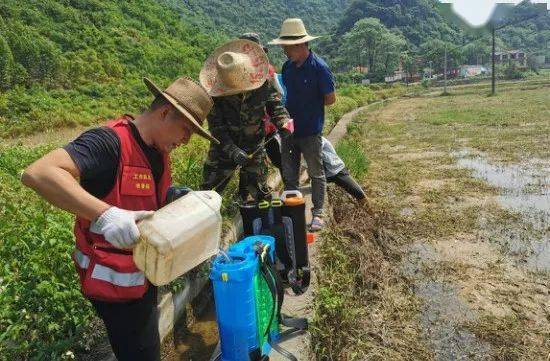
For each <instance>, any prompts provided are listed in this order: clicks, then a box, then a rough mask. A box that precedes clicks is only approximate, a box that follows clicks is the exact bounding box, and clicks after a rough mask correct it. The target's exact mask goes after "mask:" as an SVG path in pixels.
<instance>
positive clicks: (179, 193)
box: [166, 186, 192, 204]
mask: <svg viewBox="0 0 550 361" xmlns="http://www.w3.org/2000/svg"><path fill="white" fill-rule="evenodd" d="M191 191H192V189H191V188H189V187H183V186H170V187H169V188H168V191H167V192H166V204H168V203H172V202H173V201H175V200H176V199H179V198H181V197H183V196H185V195H187V193H189V192H191Z"/></svg>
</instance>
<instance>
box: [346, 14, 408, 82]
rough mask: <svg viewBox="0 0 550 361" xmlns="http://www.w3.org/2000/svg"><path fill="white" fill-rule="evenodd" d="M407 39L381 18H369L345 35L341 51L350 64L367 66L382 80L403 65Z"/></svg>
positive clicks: (356, 24) (372, 76) (357, 23)
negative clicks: (385, 23) (386, 25)
mask: <svg viewBox="0 0 550 361" xmlns="http://www.w3.org/2000/svg"><path fill="white" fill-rule="evenodd" d="M405 45H406V42H405V39H404V38H403V37H402V36H401V35H400V34H396V33H394V32H392V31H390V30H389V29H387V28H386V27H385V26H384V25H383V24H382V23H381V22H380V20H378V19H374V18H366V19H361V20H359V21H358V22H356V23H355V25H354V27H353V29H351V31H350V32H348V33H346V34H345V35H344V41H343V44H342V47H341V53H342V54H345V55H344V56H345V58H346V60H347V62H348V64H350V65H359V66H367V67H368V69H369V74H370V76H369V77H371V78H375V79H377V80H379V79H380V78H383V77H384V75H388V74H392V73H393V72H394V70H395V69H396V68H397V66H398V65H399V56H400V54H401V51H402V50H403V49H404V48H405Z"/></svg>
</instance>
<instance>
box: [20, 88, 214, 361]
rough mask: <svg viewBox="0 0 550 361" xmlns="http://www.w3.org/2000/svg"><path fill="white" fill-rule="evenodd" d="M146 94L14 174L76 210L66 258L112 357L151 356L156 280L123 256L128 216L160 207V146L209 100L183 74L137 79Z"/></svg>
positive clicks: (130, 227)
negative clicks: (141, 103) (134, 109)
mask: <svg viewBox="0 0 550 361" xmlns="http://www.w3.org/2000/svg"><path fill="white" fill-rule="evenodd" d="M144 82H145V84H146V85H147V87H148V88H149V90H150V91H151V92H152V93H153V94H154V95H155V100H154V101H153V102H152V103H151V105H150V106H149V108H148V109H147V110H146V111H145V112H143V113H142V114H140V115H138V116H137V117H135V118H134V117H133V116H131V115H124V116H122V117H121V118H119V119H116V120H113V121H110V122H108V123H107V125H106V126H104V127H100V128H95V129H91V130H89V131H86V132H84V133H82V134H81V135H80V136H79V137H78V138H77V139H75V140H74V141H72V142H71V143H69V144H67V145H66V146H65V147H63V148H59V149H56V150H53V151H52V152H50V153H48V154H46V155H45V156H43V157H42V158H40V159H38V160H37V161H36V162H34V163H33V164H31V165H30V166H29V167H28V168H27V169H26V170H25V172H24V173H23V176H22V178H21V180H22V182H23V183H24V184H25V185H26V186H28V187H31V188H32V189H34V190H35V191H36V192H37V193H38V194H40V195H41V196H43V197H44V198H45V199H46V200H48V201H49V202H50V203H52V204H53V205H55V206H57V207H60V208H62V209H64V210H67V211H69V212H71V213H74V214H75V215H76V222H75V227H74V234H75V238H76V249H75V252H74V254H73V260H74V262H75V265H76V269H77V272H78V274H79V276H80V283H81V290H82V293H83V294H84V296H86V297H87V298H88V299H89V300H90V302H91V303H92V305H93V307H94V309H95V310H96V312H97V314H98V315H99V317H101V318H102V319H103V322H104V323H105V326H106V329H107V333H108V336H109V341H110V342H111V346H112V348H113V352H114V353H115V355H116V357H117V359H118V360H120V361H122V360H132V361H134V360H147V361H148V360H160V340H159V333H158V311H157V288H156V287H155V286H154V285H152V284H150V282H149V281H148V280H147V279H146V278H145V275H144V274H143V273H142V272H141V271H140V270H139V269H137V267H136V265H135V264H134V261H133V255H132V249H131V247H132V245H133V244H134V242H135V241H136V240H137V239H138V237H139V230H138V228H137V226H136V222H137V221H139V220H141V219H143V218H145V217H147V216H150V215H151V214H152V213H153V211H155V210H157V209H159V208H160V207H162V206H163V205H164V203H165V200H166V194H167V191H168V188H169V186H170V184H171V169H170V162H169V156H168V154H169V153H170V151H172V150H173V149H174V148H176V147H178V146H179V145H182V144H187V142H188V141H189V139H190V138H191V135H192V134H193V133H197V134H199V135H200V136H202V137H204V138H207V139H208V140H210V141H213V142H217V140H216V139H215V138H213V137H212V136H211V135H210V133H208V132H207V131H206V130H205V129H203V128H202V123H203V122H204V119H205V118H206V116H207V115H208V113H209V112H210V110H211V109H212V104H213V103H212V99H211V98H210V96H209V95H208V94H207V92H206V91H205V90H204V88H202V86H200V85H199V84H197V83H195V82H194V81H193V80H191V79H188V78H180V79H178V80H176V81H175V82H174V83H172V84H171V85H170V86H169V87H168V88H167V89H166V90H164V91H163V90H161V89H160V88H159V87H157V86H156V85H155V84H154V83H153V82H151V81H150V80H149V79H144Z"/></svg>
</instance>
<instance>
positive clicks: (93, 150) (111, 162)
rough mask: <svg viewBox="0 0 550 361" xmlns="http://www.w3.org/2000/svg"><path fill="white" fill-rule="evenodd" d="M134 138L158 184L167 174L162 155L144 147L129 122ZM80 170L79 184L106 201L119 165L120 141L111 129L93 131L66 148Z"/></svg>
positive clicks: (153, 149) (148, 147)
mask: <svg viewBox="0 0 550 361" xmlns="http://www.w3.org/2000/svg"><path fill="white" fill-rule="evenodd" d="M129 124H130V129H131V130H132V135H133V137H134V139H135V140H136V141H137V142H138V144H139V146H140V147H141V149H142V150H143V153H144V154H145V156H146V157H147V160H148V161H149V164H150V165H151V170H152V172H153V178H154V179H155V184H156V185H157V186H158V183H159V180H160V177H161V176H162V173H163V171H164V164H163V162H162V154H161V153H160V152H159V151H158V150H156V149H155V148H153V147H150V146H148V145H147V144H145V142H144V141H143V139H142V138H141V136H140V135H139V132H138V130H137V128H136V126H135V125H134V124H133V123H132V122H129ZM63 148H64V149H65V150H66V151H67V152H68V153H69V155H70V156H71V158H72V159H73V161H74V162H75V163H76V166H77V167H78V169H79V170H80V184H81V185H82V187H83V188H84V189H85V190H86V191H87V192H89V193H91V194H92V195H94V196H95V197H97V198H104V197H105V196H106V195H107V194H109V192H110V191H111V189H112V188H113V186H114V184H115V178H116V176H117V171H118V165H119V162H120V139H119V138H118V136H117V134H116V133H115V131H114V130H113V129H111V128H109V127H100V128H94V129H90V130H88V131H86V132H84V133H82V134H81V135H80V136H79V137H78V138H76V139H75V140H73V141H72V142H70V143H69V144H67V145H65V146H64V147H63Z"/></svg>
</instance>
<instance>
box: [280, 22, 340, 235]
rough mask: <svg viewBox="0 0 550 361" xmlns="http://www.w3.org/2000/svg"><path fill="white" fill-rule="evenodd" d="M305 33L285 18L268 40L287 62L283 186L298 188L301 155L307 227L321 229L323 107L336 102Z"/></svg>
mask: <svg viewBox="0 0 550 361" xmlns="http://www.w3.org/2000/svg"><path fill="white" fill-rule="evenodd" d="M316 38H317V37H316V36H311V35H309V34H308V33H307V31H306V29H305V27H304V23H303V22H302V20H301V19H286V20H285V21H284V22H283V25H282V27H281V32H280V35H279V37H278V38H277V39H274V40H272V41H271V42H270V44H273V45H281V46H282V48H283V50H284V52H285V54H286V56H287V57H288V60H287V62H286V63H285V64H284V65H283V71H282V74H283V83H284V85H285V87H286V90H287V94H286V108H287V110H288V112H289V113H290V116H291V117H292V118H293V119H294V135H293V136H292V137H290V138H288V139H287V140H285V141H284V142H283V144H282V147H281V148H282V149H281V150H282V151H281V153H282V154H281V155H282V168H283V172H282V177H283V182H284V184H285V189H286V190H290V189H298V186H299V184H298V183H299V174H300V173H299V171H300V159H301V155H302V154H303V155H304V159H305V160H306V163H307V169H308V175H309V177H310V179H311V195H312V201H313V210H312V213H313V219H312V221H311V225H310V230H311V231H318V230H320V229H322V228H323V226H324V221H323V203H324V198H325V188H326V179H325V173H324V169H323V161H322V158H321V154H322V152H321V150H322V144H323V142H322V138H321V135H322V132H323V124H324V121H325V106H326V105H331V104H333V103H334V102H335V101H336V95H335V94H334V77H333V75H332V73H331V71H330V69H329V67H328V66H327V64H326V63H325V61H324V60H323V59H321V58H320V57H319V56H317V55H316V54H314V53H313V52H312V51H311V50H310V49H309V45H308V42H309V41H311V40H313V39H316Z"/></svg>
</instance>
